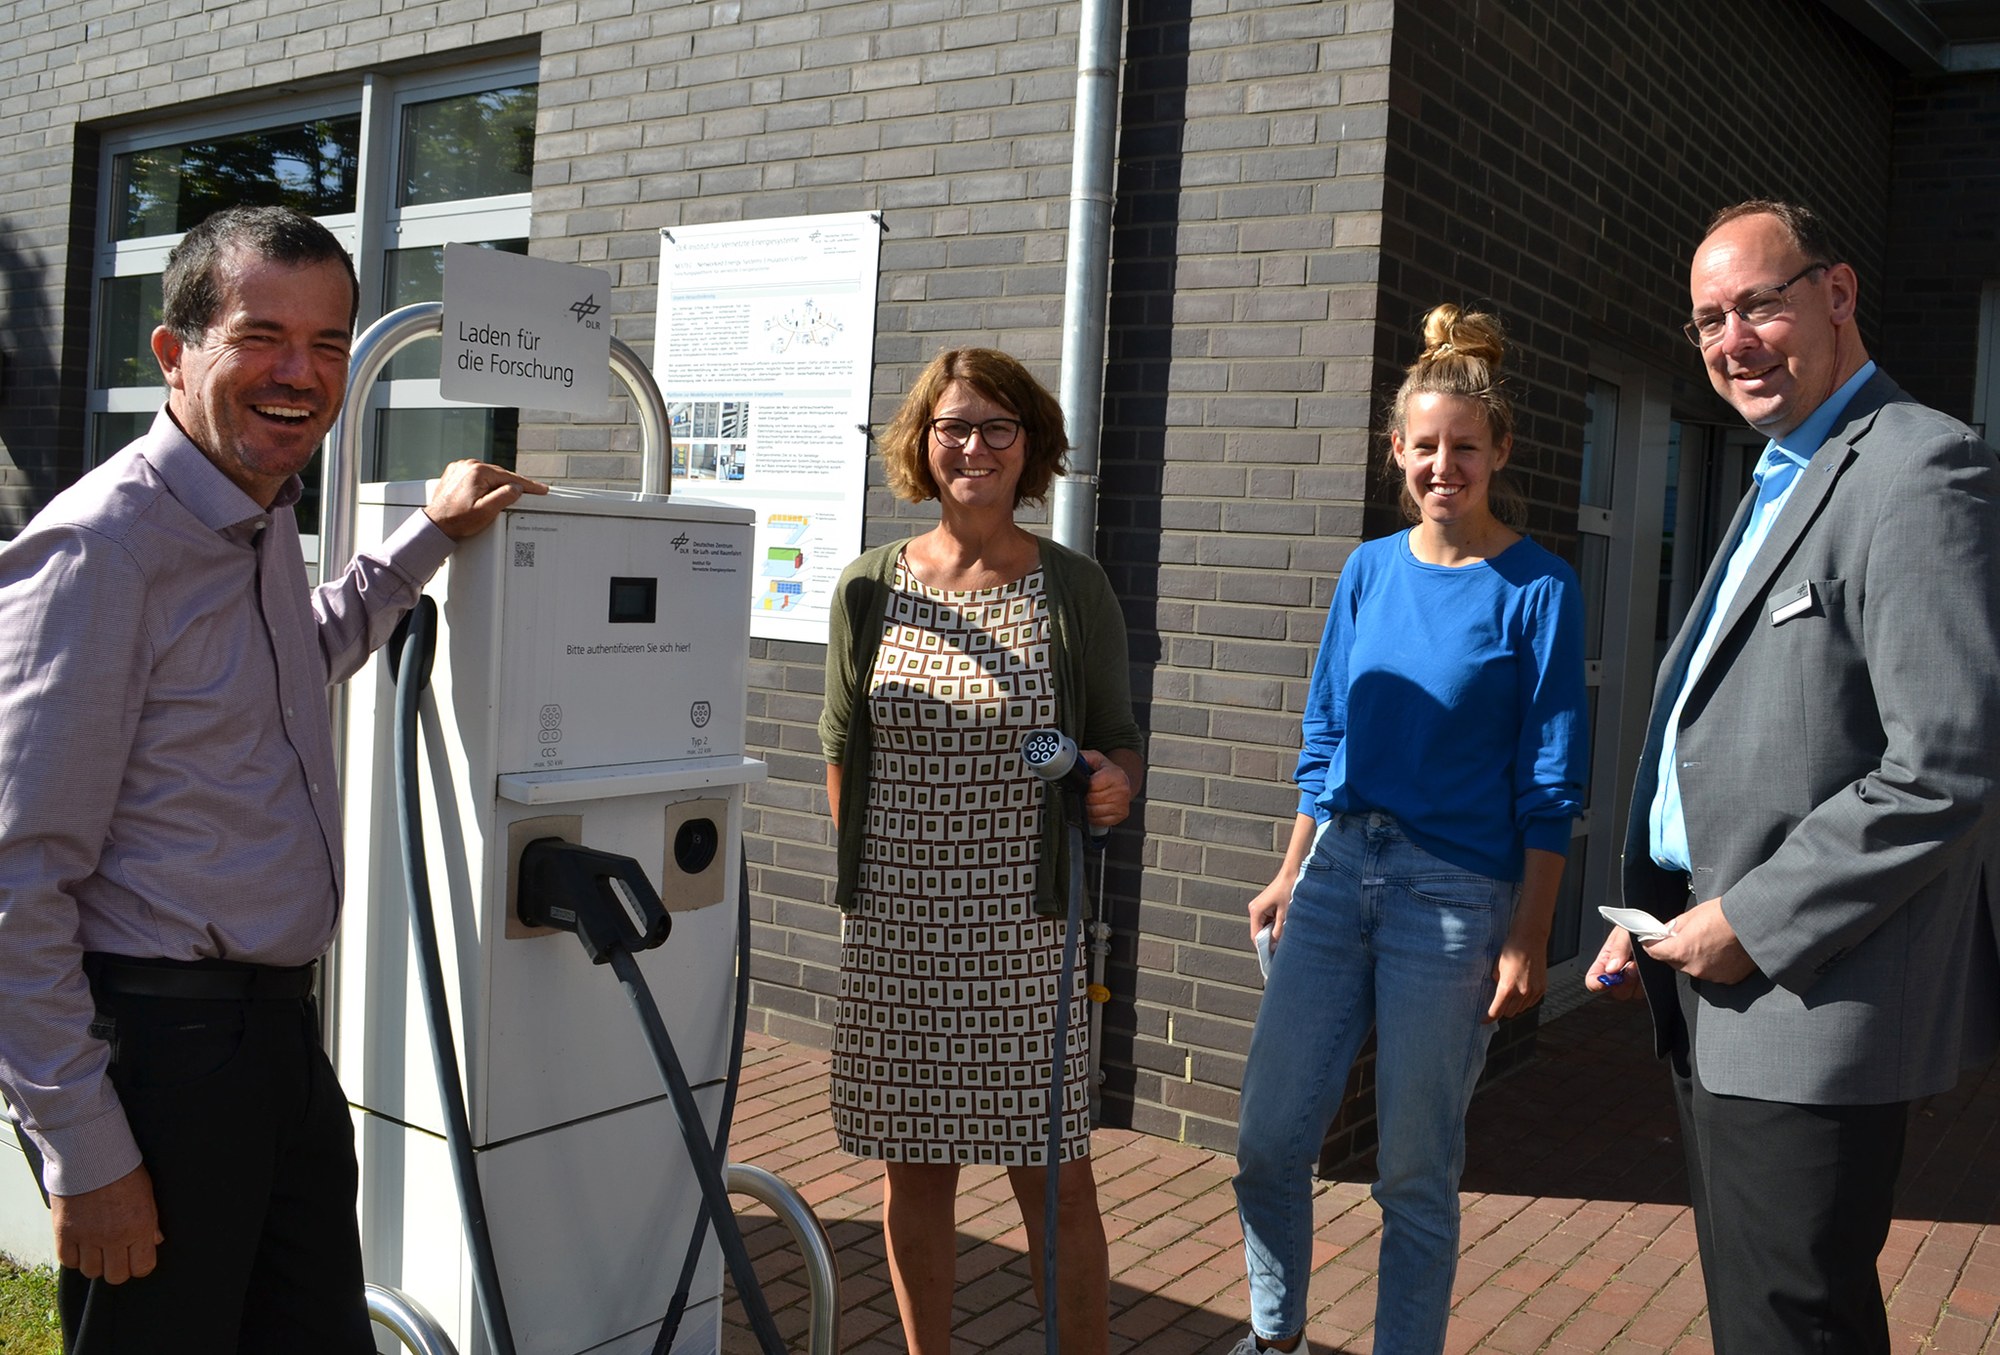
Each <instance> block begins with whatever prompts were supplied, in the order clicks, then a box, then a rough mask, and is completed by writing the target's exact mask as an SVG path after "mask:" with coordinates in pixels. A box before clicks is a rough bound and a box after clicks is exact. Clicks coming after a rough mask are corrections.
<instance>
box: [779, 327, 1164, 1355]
mask: <svg viewBox="0 0 2000 1355" xmlns="http://www.w3.org/2000/svg"><path fill="white" fill-rule="evenodd" d="M1068 449H1069V441H1068V439H1067V437H1066V436H1065V435H1064V431H1063V415H1062V409H1061V407H1060V406H1059V405H1058V404H1057V403H1056V400H1055V397H1053V396H1052V395H1050V394H1049V393H1048V391H1047V390H1046V389H1044V388H1043V387H1042V385H1041V383H1040V382H1038V381H1036V380H1035V378H1034V377H1033V376H1032V375H1031V374H1029V372H1028V371H1027V369H1026V368H1024V367H1022V366H1021V364H1020V363H1018V362H1016V361H1015V360H1014V359H1013V358H1011V357H1008V356H1007V355H1006V354H1004V353H999V352H995V351H993V350H992V349H985V348H958V349H950V350H947V351H946V352H944V353H941V354H939V355H938V357H937V358H936V359H935V360H934V361H933V362H932V363H931V364H930V365H929V366H928V367H926V368H925V369H924V371H923V373H922V375H920V376H919V377H918V378H917V382H916V385H915V387H914V388H913V389H912V390H911V391H910V394H909V397H908V398H907V399H905V400H904V402H903V406H902V408H901V410H899V411H898V412H897V414H896V417H895V420H894V421H893V422H892V423H891V424H890V426H889V431H888V434H887V436H886V438H885V439H884V443H883V456H884V459H885V460H886V461H887V463H888V479H889V487H890V489H891V490H893V491H894V492H895V493H896V495H897V496H898V497H899V498H902V499H904V500H906V501H908V502H911V503H921V502H924V501H926V500H931V499H935V500H937V503H938V508H939V521H938V524H937V526H935V527H933V528H932V529H931V530H929V531H927V532H924V533H923V534H921V535H919V536H915V537H912V538H910V539H909V540H907V541H897V542H893V543H891V544H889V545H887V546H883V547H880V548H878V549H875V550H871V551H868V552H867V553H865V554H863V555H862V556H861V558H860V559H858V560H856V561H854V562H853V563H852V564H850V565H849V566H848V567H847V570H846V572H845V573H843V574H842V575H841V578H840V582H839V584H838V586H837V587H836V589H835V592H834V599H833V615H832V621H831V626H830V630H829V635H828V644H827V651H826V710H825V713H824V714H823V715H822V716H821V717H820V726H819V729H820V742H821V744H822V746H823V747H824V750H825V752H826V762H827V768H826V789H827V800H828V802H829V804H830V806H831V808H832V812H833V821H834V828H835V832H836V840H837V845H838V848H839V866H840V876H839V883H838V885H837V886H836V891H835V900H836V902H838V903H839V905H840V908H841V911H842V914H843V916H842V918H841V938H840V940H841V944H840V961H841V963H840V1003H839V1008H838V1013H837V1017H836V1023H835V1028H834V1045H833V1051H834V1052H833V1118H834V1127H835V1129H836V1131H837V1132H838V1133H839V1136H840V1143H841V1147H843V1148H844V1149H846V1150H847V1151H848V1152H850V1153H854V1154H856V1155H857V1156H860V1157H871V1158H879V1159H881V1160H882V1161H883V1162H884V1164H885V1174H886V1178H887V1180H886V1192H885V1195H884V1198H883V1203H882V1221H883V1234H884V1237H885V1240H886V1242H887V1244H888V1252H889V1275H890V1279H891V1281H892V1282H893V1284H894V1286H895V1290H896V1306H897V1309H898V1311H899V1313H900V1314H901V1316H902V1321H903V1334H904V1337H905V1339H906V1341H907V1342H908V1345H909V1349H910V1351H911V1352H912V1355H949V1351H950V1349H951V1307H952V1292H953V1289H954V1287H955V1282H956V1276H955V1274H954V1264H955V1262H956V1260H957V1253H958V1248H957V1237H956V1228H955V1224H956V1212H955V1206H956V1201H957V1195H958V1174H959V1168H960V1166H961V1165H963V1164H965V1163H985V1164H995V1165H1001V1166H1005V1167H1006V1168H1007V1174H1008V1180H1009V1183H1010V1185H1011V1186H1012V1188H1013V1191H1014V1195H1015V1198H1016V1199H1017V1200H1018V1201H1019V1202H1020V1205H1021V1214H1022V1218H1023V1220H1024V1222H1025V1223H1026V1224H1027V1231H1028V1241H1029V1247H1028V1256H1029V1262H1030V1266H1031V1268H1032V1269H1033V1272H1034V1277H1035V1283H1036V1286H1037V1288H1039V1287H1040V1286H1041V1285H1042V1283H1043V1281H1044V1276H1043V1275H1042V1244H1043V1237H1044V1229H1043V1206H1042V1201H1043V1191H1044V1187H1045V1185H1046V1182H1047V1172H1048V1169H1049V1167H1050V1165H1051V1164H1050V1163H1049V1161H1048V1156H1049V1153H1048V1147H1047V1139H1048V1132H1049V1116H1050V1113H1051V1107H1050V1105H1049V1102H1050V1099H1051V1097H1050V1076H1051V1072H1052V1064H1053V1059H1054V1057H1055V1050H1054V1031H1055V1027H1056V1021H1057V1014H1058V1001H1057V998H1058V994H1057V989H1058V987H1059V975H1060V972H1061V964H1062V921H1063V914H1064V913H1065V911H1066V909H1067V905H1068V902H1069V899H1068V890H1069V881H1070V867H1069V860H1068V857H1069V847H1068V838H1067V834H1066V831H1065V825H1064V823H1063V815H1062V811H1061V808H1060V798H1059V797H1058V796H1057V795H1056V794H1055V793H1054V786H1053V785H1050V786H1049V788H1048V792H1047V793H1045V791H1044V784H1043V783H1042V782H1040V780H1039V778H1037V777H1036V776H1034V775H1033V774H1032V773H1031V772H1030V771H1029V769H1028V768H1027V767H1026V765H1025V764H1024V763H1023V761H1022V759H1021V756H1020V751H1019V750H1020V747H1021V743H1022V740H1023V738H1024V736H1025V735H1027V734H1028V733H1029V732H1030V731H1031V730H1035V729H1059V730H1061V731H1062V732H1063V733H1065V734H1066V735H1068V736H1069V737H1070V738H1071V739H1073V740H1074V741H1075V743H1076V745H1077V747H1078V748H1079V749H1080V750H1081V753H1080V756H1081V758H1082V760H1083V762H1084V763H1085V764H1086V765H1087V766H1088V767H1089V769H1090V772H1089V789H1088V793H1087V795H1086V796H1085V797H1084V808H1085V811H1086V813H1087V815H1088V817H1089V820H1090V823H1091V825H1092V826H1093V827H1098V828H1108V827H1110V826H1111V825H1112V824H1115V823H1119V822H1121V821H1122V820H1123V819H1124V818H1125V816H1126V815H1127V813H1129V812H1130V808H1131V804H1132V798H1133V797H1134V796H1135V795H1137V794H1138V793H1139V786H1140V782H1141V780H1142V778H1143V776H1144V764H1143V763H1142V761H1141V759H1140V753H1139V750H1140V747H1141V740H1140V736H1139V728H1138V725H1137V724H1136V723H1135V722H1134V720H1133V718H1132V701H1131V686H1130V675H1129V669H1128V659H1127V655H1126V650H1125V622H1124V617H1123V615H1122V614H1121V613H1120V611H1119V609H1118V602H1117V599H1116V598H1115V597H1114V596H1113V595H1112V592H1111V585H1110V583H1109V581H1108V580H1107V579H1106V578H1105V576H1104V571H1103V570H1102V569H1100V568H1099V567H1098V566H1097V564H1096V562H1095V561H1093V560H1091V559H1090V558H1089V557H1087V556H1084V555H1079V554H1077V553H1076V552H1074V551H1070V550H1067V549H1065V548H1063V547H1062V546H1059V545H1057V544H1056V543H1054V542H1052V541H1047V540H1044V539H1042V538H1039V537H1036V536H1034V535H1032V534H1030V533H1029V532H1028V531H1027V530H1025V529H1024V528H1022V527H1021V526H1020V525H1019V524H1018V523H1016V522H1015V521H1014V512H1015V509H1016V508H1018V507H1019V506H1020V505H1021V504H1022V503H1039V502H1041V500H1042V499H1043V498H1044V497H1045V496H1046V495H1047V493H1048V490H1049V485H1050V483H1051V482H1052V481H1053V479H1054V478H1055V476H1056V475H1058V474H1060V473H1061V472H1062V470H1063V456H1064V453H1065V452H1067V451H1068ZM1062 997H1063V1000H1064V1001H1066V1002H1067V1004H1068V1007H1069V1017H1068V1036H1067V1039H1066V1041H1065V1066H1064V1078H1063V1087H1064V1092H1063V1097H1062V1105H1061V1107H1060V1108H1059V1110H1058V1113H1059V1114H1060V1115H1061V1117H1062V1133H1061V1148H1060V1153H1059V1161H1058V1163H1057V1164H1056V1170H1057V1174H1058V1175H1057V1188H1058V1191H1059V1205H1058V1213H1057V1225H1056V1240H1057V1243H1058V1254H1059V1256H1060V1258H1061V1259H1060V1266H1059V1271H1060V1274H1059V1280H1058V1285H1057V1290H1056V1297H1057V1300H1058V1302H1057V1313H1058V1326H1059V1327H1060V1332H1059V1335H1060V1338H1061V1349H1062V1351H1063V1352H1064V1353H1065V1355H1100V1353H1101V1352H1103V1351H1104V1350H1105V1349H1106V1347H1107V1345H1108V1342H1109V1307H1110V1299H1109V1293H1110V1275H1109V1257H1108V1253H1107V1249H1106V1246H1105V1239H1104V1224H1103V1220H1102V1219H1101V1217H1100V1216H1099V1214H1098V1209H1097V1186H1096V1182H1095V1180H1094V1179H1093V1177H1092V1175H1091V1166H1090V1088H1089V1085H1088V1075H1089V1050H1088V1048H1087V1043H1088V1034H1087V1032H1088V1030H1089V1026H1088V1022H1087V1020H1086V1018H1085V1014H1084V1001H1085V999H1084V975H1083V972H1082V971H1081V970H1080V969H1079V971H1078V972H1077V974H1076V976H1075V983H1074V984H1073V985H1072V989H1071V991H1070V992H1069V993H1068V994H1065V995H1062Z"/></svg>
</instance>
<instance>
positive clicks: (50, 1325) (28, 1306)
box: [0, 1256, 62, 1355]
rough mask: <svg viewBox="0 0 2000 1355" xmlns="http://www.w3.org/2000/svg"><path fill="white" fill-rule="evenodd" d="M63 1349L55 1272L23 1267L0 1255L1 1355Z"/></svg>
mask: <svg viewBox="0 0 2000 1355" xmlns="http://www.w3.org/2000/svg"><path fill="white" fill-rule="evenodd" d="M61 1349H62V1327H61V1324H60V1323H58V1322H57V1320H56V1273H55V1271H53V1270H51V1269H49V1268H48V1267H46V1266H39V1267H34V1268H31V1269H24V1268H22V1267H21V1266H17V1265H15V1264H14V1260H13V1258H12V1257H8V1256H0V1355H58V1352H60V1351H61Z"/></svg>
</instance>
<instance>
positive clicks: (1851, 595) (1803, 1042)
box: [1623, 372, 2000, 1104]
mask: <svg viewBox="0 0 2000 1355" xmlns="http://www.w3.org/2000/svg"><path fill="white" fill-rule="evenodd" d="M1750 506H1751V500H1749V499H1746V500H1745V502H1744V504H1743V505H1742V506H1741V507H1739V508H1738V510H1737V514H1736V526H1735V527H1734V528H1733V529H1732V531H1731V533H1730V534H1729V536H1728V537H1727V538H1726V539H1727V540H1728V541H1731V542H1734V541H1735V540H1736V538H1737V536H1739V535H1740V534H1741V528H1742V523H1743V521H1744V518H1745V516H1746V515H1747V513H1748V511H1749V508H1750ZM1726 555H1727V552H1726V551H1725V552H1724V553H1723V555H1722V556H1719V557H1718V558H1717V559H1716V560H1715V561H1714V562H1712V563H1711V565H1710V568H1709V573H1708V577H1707V579H1706V580H1705V581H1704V583H1703V585H1702V591H1701V593H1700V595H1699V596H1698V598H1697V600H1696V604H1695V606H1694V608H1693V609H1692V611H1691V613H1690V615H1689V619H1688V622H1687V624H1686V625H1685V626H1683V627H1682V630H1681V633H1680V635H1679V636H1678V637H1676V639H1675V641H1674V644H1673V647H1672V649H1671V650H1669V652H1668V654H1667V659H1666V662H1665V663H1664V664H1663V665H1662V667H1661V670H1660V676H1659V683H1658V686H1657V688H1656V689H1655V691H1654V694H1653V713H1652V717H1651V721H1650V723H1649V725H1648V729H1647V737H1646V750H1645V754H1644V756H1643V757H1642V758H1641V761H1640V766H1639V776H1638V783H1637V786H1636V788H1635V792H1634V795H1633V799H1632V814H1631V818H1630V821H1629V823H1628V825H1627V831H1626V841H1625V860H1624V872H1623V873H1624V892H1625V900H1626V902H1627V903H1628V904H1629V905H1631V906H1634V907H1639V908H1644V909H1646V910H1647V911H1649V912H1651V913H1653V914H1655V915H1656V916H1659V917H1662V918H1665V917H1671V916H1673V915H1674V914H1676V913H1678V912H1680V911H1682V909H1683V908H1685V907H1686V906H1688V904H1689V902H1690V892H1689V891H1690V881H1689V878H1688V877H1686V876H1683V875H1680V874H1678V873H1675V872H1670V871H1666V870H1662V869H1661V868H1659V867H1658V866H1656V865H1655V864H1654V863H1653V861H1652V858H1651V855H1650V853H1649V851H1648V843H1647V818H1648V812H1649V810H1650V808H1651V805H1652V800H1653V792H1654V789H1655V786H1656V784H1657V780H1658V768H1659V755H1660V748H1661V744H1662V738H1663V735H1664V732H1665V723H1666V720H1667V717H1668V715H1669V713H1670V712H1671V710H1672V706H1673V702H1674V699H1675V697H1676V695H1677V694H1678V693H1679V691H1680V688H1681V685H1682V682H1683V679H1684V677H1685V674H1686V672H1687V667H1688V662H1689V658H1690V651H1691V650H1692V649H1693V647H1694V645H1695V643H1696V641H1697V640H1698V639H1699V636H1700V630H1701V624H1702V620H1703V618H1704V617H1705V616H1706V615H1707V612H1708V610H1709V609H1708V605H1707V604H1708V600H1709V599H1710V598H1712V597H1713V596H1714V594H1715V590H1716V587H1717V585H1718V583H1719V582H1720V578H1721V574H1722V570H1723V567H1724V564H1725V563H1726ZM1801 599H1803V601H1801ZM1677 757H1678V758H1679V762H1680V786H1681V803H1682V806H1683V811H1684V814H1685V816H1686V820H1687V836H1688V849H1689V853H1690V856H1691V859H1692V861H1693V865H1694V872H1693V879H1692V899H1693V900H1694V901H1699V900H1703V899H1711V898H1715V897H1716V896H1718V895H1720V896H1721V898H1722V907H1723V912H1724V915H1725V916H1726V917H1727V918H1728V919H1729V922H1730V925H1731V926H1733V927H1734V928H1735V929H1736V932H1737V935H1738V936H1739V938H1741V940H1742V942H1743V945H1744V947H1745V949H1746V950H1748V952H1749V953H1750V956H1751V958H1752V959H1753V960H1755V961H1756V963H1757V972H1756V973H1753V974H1752V975H1751V976H1750V977H1749V978H1747V979H1745V980H1744V981H1743V982H1741V983H1736V984H1717V983H1705V982H1695V983H1694V984H1693V990H1694V996H1695V999H1696V1000H1695V1001H1694V1002H1693V1003H1692V1004H1690V1005H1691V1010H1692V1014H1693V1021H1694V1029H1693V1030H1692V1031H1691V1032H1690V1036H1691V1040H1692V1045H1693V1048H1694V1050H1695V1057H1696V1064H1697V1069H1698V1075H1699V1077H1700V1079H1701V1082H1702V1085H1703V1086H1705V1087H1707V1088H1708V1089H1709V1090H1710V1091H1713V1092H1716V1093H1719V1094H1721V1095H1726V1096H1749V1097H1757V1098H1759V1099H1762V1100H1768V1101H1785V1102H1793V1103H1800V1104H1873V1103H1880V1102H1887V1101H1902V1100H1910V1099H1913V1098H1915V1097H1918V1096H1923V1095H1927V1094H1929V1093H1932V1092H1936V1091H1941V1090H1943V1089H1945V1088H1947V1087H1949V1086H1950V1085H1951V1084H1952V1083H1953V1082H1954V1081H1955V1080H1956V1079H1957V1075H1958V1071H1959V1069H1960V1068H1961V1066H1963V1065H1964V1064H1966V1063H1969V1062H1971V1061H1973V1060H1976V1059H1981V1058H1984V1057H1986V1056H1987V1055H1988V1054H1990V1052H1991V1050H1992V1048H1993V1042H1994V1031H1995V1026H1996V1024H2000V994H1996V992H1995V991H1994V989H1993V986H1992V985H1993V978H1994V973H1995V967H1996V966H1995V961H1994V953H1993V952H1994V943H1993V941H1992V940H1991V938H1990V936H1989V934H1988V929H1987V923H1986V921H1985V918H1984V916H1983V914H1982V911H1981V909H1980V908H1979V906H1978V904H1977V889H1978V883H1979V874H1980V866H1981V856H1982V854H1983V853H1984V852H1986V851H1987V850H1988V844H1987V843H1986V842H1985V841H1984V837H1985V834H1986V832H1987V830H1988V828H1989V827H1990V824H1991V821H1990V820H1989V818H1988V809H1989V806H1990V805H1991V804H1992V802H1993V796H1994V791H1995V787H1996V779H1997V778H2000V463H1996V460H1995V456H1994V453H1993V450H1992V449H1991V448H1990V447H1988V446H1987V445H1986V444H1985V443H1983V442H1981V441H1980V440H1979V439H1978V438H1977V437H1976V436H1975V435H1974V434H1973V433H1972V431H1971V430H1970V429H1968V428H1966V427H1965V426H1964V425H1963V424H1960V423H1958V422H1956V421H1955V420H1952V419H1949V418H1947V417H1945V416H1944V415H1942V414H1939V413H1937V412H1936V411H1935V410H1932V409H1928V408H1926V407H1925V406H1922V405H1919V404H1917V403H1915V402H1914V401H1912V400H1911V399H1910V397H1909V396H1908V395H1906V394H1905V393H1904V392H1903V391H1902V390H1901V389H1900V388H1899V387H1897V385H1896V384H1895V383H1894V382H1893V381H1891V380H1889V378H1888V377H1887V376H1884V375H1882V374H1881V373H1880V372H1877V373H1876V375H1875V376H1874V377H1873V378H1872V379H1870V380H1869V381H1868V383H1867V384H1866V385H1864V386H1863V387H1862V388H1861V390H1860V391H1858V392H1857V393H1856V394H1855V397H1854V399H1853V400H1852V401H1851V402H1850V403H1849V405H1848V407H1847V409H1846V410H1845V412H1844V413H1843V414H1842V416H1841V418H1840V420H1839V422H1838V423H1837V424H1836V426H1835V427H1834V429H1833V431H1832V433H1831V434H1830V435H1829V436H1828V438H1827V440H1826V442H1825V444H1824V445H1823V446H1822V447H1821V448H1820V450H1819V452H1818V453H1817V454H1816V455H1815V456H1814V457H1813V459H1812V462H1811V464H1810V465H1809V466H1807V467H1806V469H1805V470H1804V471H1803V472H1801V474H1800V478H1799V480H1798V482H1797V484H1796V485H1795V486H1794V487H1793V490H1792V493H1791V497H1790V498H1789V499H1788V500H1787V501H1786V504H1785V507H1784V510H1783V512H1782V513H1780V515H1779V517H1778V520H1777V521H1776V522H1775V523H1774V524H1773V525H1772V529H1771V532H1770V535H1769V536H1768V537H1767V538H1766V539H1765V542H1764V544H1763V546H1762V548H1761V549H1760V550H1759V552H1758V554H1757V557H1756V559H1755V560H1754V561H1753V563H1752V564H1751V566H1750V569H1749V572H1748V573H1747V574H1746V575H1745V577H1744V579H1743V583H1742V586H1741V587H1740V588H1739V589H1738V591H1737V594H1736V597H1735V599H1734V600H1733V601H1732V602H1731V604H1730V607H1729V611H1728V613H1727V615H1726V616H1725V617H1724V620H1723V630H1722V632H1721V634H1720V636H1719V637H1718V640H1717V643H1716V645H1715V648H1714V651H1713V652H1712V653H1711V654H1710V656H1709V659H1708V662H1707V664H1706V665H1705V666H1704V667H1703V669H1702V671H1701V672H1700V673H1699V674H1697V675H1696V677H1695V679H1694V686H1693V689H1692V691H1691V692H1690V695H1689V698H1688V702H1687V705H1686V708H1685V709H1684V711H1683V712H1682V717H1681V727H1680V738H1679V743H1678V745H1677ZM1639 968H1640V976H1641V978H1642V980H1643V982H1644V984H1645V989H1646V997H1647V1001H1648V1003H1649V1004H1650V1005H1651V1007H1652V1009H1653V1018H1654V1029H1655V1033H1656V1036H1657V1039H1658V1045H1659V1048H1660V1050H1661V1052H1664V1051H1665V1050H1666V1048H1668V1047H1669V1045H1670V1044H1671V1041H1672V1037H1673V1035H1674V1034H1675V1031H1676V1029H1677V1027H1678V1026H1679V1025H1680V1023H1681V1021H1682V1015H1681V1010H1680V1003H1679V1002H1678V1000H1677V993H1676V989H1675V976H1674V974H1673V971H1671V970H1669V969H1668V968H1667V967H1666V966H1664V965H1661V964H1659V963H1657V962H1655V961H1653V960H1651V959H1650V958H1649V957H1647V956H1646V955H1645V954H1644V952H1643V951H1641V953H1640V955H1639Z"/></svg>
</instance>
